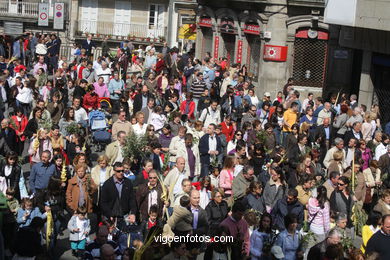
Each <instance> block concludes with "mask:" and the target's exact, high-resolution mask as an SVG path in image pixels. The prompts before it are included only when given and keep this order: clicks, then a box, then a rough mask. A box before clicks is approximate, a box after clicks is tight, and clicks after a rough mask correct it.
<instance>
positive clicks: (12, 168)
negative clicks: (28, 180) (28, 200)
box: [0, 151, 27, 201]
mask: <svg viewBox="0 0 390 260" xmlns="http://www.w3.org/2000/svg"><path fill="white" fill-rule="evenodd" d="M0 177H4V178H5V183H6V184H7V187H8V188H12V189H13V190H14V191H15V198H16V199H18V200H19V201H20V199H21V198H23V197H26V195H27V194H22V193H27V191H26V186H25V182H24V177H23V175H22V168H21V167H20V165H19V164H18V155H17V154H16V153H15V152H12V151H11V152H9V153H7V154H6V156H5V159H4V161H3V160H2V161H1V163H0ZM20 187H22V189H20Z"/></svg>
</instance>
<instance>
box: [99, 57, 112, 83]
mask: <svg viewBox="0 0 390 260" xmlns="http://www.w3.org/2000/svg"><path fill="white" fill-rule="evenodd" d="M100 77H102V78H103V79H104V84H108V83H109V81H110V77H111V69H110V68H109V67H108V64H107V62H105V61H103V62H102V67H101V68H100V69H98V70H96V73H95V81H98V79H99V78H100Z"/></svg>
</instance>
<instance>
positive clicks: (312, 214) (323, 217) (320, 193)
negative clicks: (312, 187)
mask: <svg viewBox="0 0 390 260" xmlns="http://www.w3.org/2000/svg"><path fill="white" fill-rule="evenodd" d="M307 209H308V211H309V217H308V221H309V224H310V230H311V231H312V232H313V233H314V234H315V235H316V238H317V241H323V240H324V239H325V236H326V233H327V232H328V231H329V229H330V218H329V211H330V207H329V202H328V197H327V191H326V188H325V187H324V186H319V187H318V188H317V198H310V199H309V202H308V204H307Z"/></svg>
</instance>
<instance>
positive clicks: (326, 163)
mask: <svg viewBox="0 0 390 260" xmlns="http://www.w3.org/2000/svg"><path fill="white" fill-rule="evenodd" d="M334 144H335V146H334V147H332V148H330V149H329V150H328V152H327V153H326V156H325V159H324V166H325V168H328V167H329V164H330V161H331V160H333V154H334V153H335V152H336V151H343V154H344V156H343V158H344V160H345V150H344V149H343V148H344V141H343V139H341V138H339V137H337V138H335V139H334ZM343 164H344V163H343Z"/></svg>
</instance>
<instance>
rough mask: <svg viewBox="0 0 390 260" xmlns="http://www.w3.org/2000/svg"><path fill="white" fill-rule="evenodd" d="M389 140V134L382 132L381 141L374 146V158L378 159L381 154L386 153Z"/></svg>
mask: <svg viewBox="0 0 390 260" xmlns="http://www.w3.org/2000/svg"><path fill="white" fill-rule="evenodd" d="M389 141H390V139H389V136H388V135H387V134H382V142H381V143H380V144H379V145H378V146H377V147H376V148H375V160H377V161H379V159H380V158H381V156H382V155H384V154H386V151H387V147H388V146H389Z"/></svg>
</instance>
